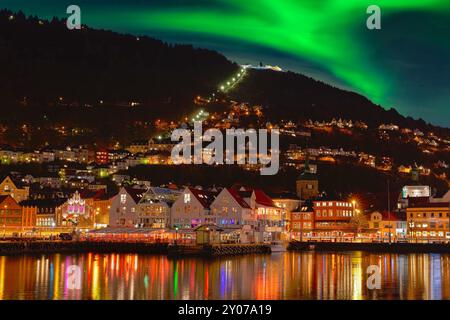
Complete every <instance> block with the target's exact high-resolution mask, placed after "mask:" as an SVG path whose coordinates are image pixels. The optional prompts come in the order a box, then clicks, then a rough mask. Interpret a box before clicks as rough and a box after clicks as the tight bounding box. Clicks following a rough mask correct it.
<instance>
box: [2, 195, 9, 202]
mask: <svg viewBox="0 0 450 320" xmlns="http://www.w3.org/2000/svg"><path fill="white" fill-rule="evenodd" d="M8 197H10V196H8V195H5V196H0V203H2V202H3V201H5V200H6V198H8Z"/></svg>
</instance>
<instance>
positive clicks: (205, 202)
mask: <svg viewBox="0 0 450 320" xmlns="http://www.w3.org/2000/svg"><path fill="white" fill-rule="evenodd" d="M188 189H189V191H190V192H191V193H192V194H193V195H194V197H195V198H196V199H197V200H198V201H199V202H200V204H201V205H202V206H203V208H209V207H210V205H211V203H212V202H213V201H214V199H215V198H216V197H217V192H211V191H204V190H200V189H194V188H188Z"/></svg>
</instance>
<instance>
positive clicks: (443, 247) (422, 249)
mask: <svg viewBox="0 0 450 320" xmlns="http://www.w3.org/2000/svg"><path fill="white" fill-rule="evenodd" d="M288 250H292V251H308V250H313V251H367V252H380V253H450V244H444V243H358V242H298V241H293V242H290V243H289V246H288Z"/></svg>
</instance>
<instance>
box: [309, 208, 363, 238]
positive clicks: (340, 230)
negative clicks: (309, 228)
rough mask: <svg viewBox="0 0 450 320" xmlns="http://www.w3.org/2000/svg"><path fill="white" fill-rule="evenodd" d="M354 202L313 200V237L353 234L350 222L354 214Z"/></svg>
mask: <svg viewBox="0 0 450 320" xmlns="http://www.w3.org/2000/svg"><path fill="white" fill-rule="evenodd" d="M355 211H356V210H355V204H353V203H351V202H347V201H334V200H329V201H314V230H313V236H315V237H332V238H336V237H345V236H351V235H353V233H354V232H356V230H355V226H354V225H353V224H352V223H351V221H352V218H353V216H354V215H355Z"/></svg>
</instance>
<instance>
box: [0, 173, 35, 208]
mask: <svg viewBox="0 0 450 320" xmlns="http://www.w3.org/2000/svg"><path fill="white" fill-rule="evenodd" d="M29 195H30V188H29V187H28V186H24V187H23V188H20V187H19V186H18V185H17V184H16V183H14V182H13V181H12V179H11V178H10V177H9V176H7V177H6V178H5V179H3V181H2V182H1V183H0V196H11V198H13V199H14V200H16V202H20V201H24V200H27V199H28V196H29Z"/></svg>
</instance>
